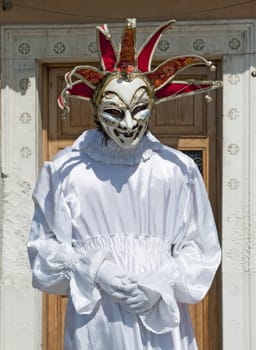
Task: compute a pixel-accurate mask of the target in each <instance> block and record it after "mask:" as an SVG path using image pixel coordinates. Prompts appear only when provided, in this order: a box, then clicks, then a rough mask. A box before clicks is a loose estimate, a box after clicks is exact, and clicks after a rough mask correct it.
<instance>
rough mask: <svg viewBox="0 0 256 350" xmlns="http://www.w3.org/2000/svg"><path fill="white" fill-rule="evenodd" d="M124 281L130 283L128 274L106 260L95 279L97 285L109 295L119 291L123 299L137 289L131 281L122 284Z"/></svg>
mask: <svg viewBox="0 0 256 350" xmlns="http://www.w3.org/2000/svg"><path fill="white" fill-rule="evenodd" d="M122 280H123V281H127V282H128V278H127V272H126V271H125V270H123V269H122V268H121V267H119V266H118V265H117V264H115V263H113V262H111V261H109V260H105V261H104V262H103V263H102V265H101V266H100V268H99V270H98V272H97V275H96V278H95V281H96V283H98V284H99V286H100V287H101V288H102V289H103V290H104V291H105V292H106V293H107V294H109V295H113V293H114V292H117V291H119V292H120V293H121V295H120V296H121V298H122V299H123V298H125V297H126V295H127V293H128V294H129V293H130V292H131V291H132V290H133V289H134V288H135V287H136V284H135V283H134V282H130V281H129V282H128V283H122ZM117 299H118V298H117ZM116 301H119V300H116Z"/></svg>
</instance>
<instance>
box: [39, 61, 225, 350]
mask: <svg viewBox="0 0 256 350" xmlns="http://www.w3.org/2000/svg"><path fill="white" fill-rule="evenodd" d="M74 65H75V63H72V64H70V65H68V64H65V65H63V66H51V65H44V66H43V67H42V77H43V82H44V83H43V85H42V101H43V104H42V115H43V145H44V152H43V153H44V160H47V159H52V158H53V156H54V155H55V154H56V152H58V151H59V150H61V149H62V148H64V147H66V146H67V145H70V144H72V143H73V140H74V139H75V138H76V137H77V136H78V135H79V134H81V133H82V132H83V131H84V130H86V129H91V128H95V123H94V118H93V111H92V108H91V106H90V104H89V103H88V102H86V101H81V100H79V99H71V100H70V106H71V112H70V115H69V116H68V118H66V119H62V118H61V111H60V109H59V108H58V107H57V103H56V100H57V97H58V95H59V93H60V91H61V90H62V88H63V84H64V79H63V77H64V75H65V73H66V72H67V71H68V70H70V68H72V67H73V66H74ZM217 71H218V70H217ZM184 78H185V79H187V78H196V79H201V80H210V79H217V78H218V77H216V72H210V71H209V70H208V69H207V68H205V67H193V69H191V70H190V71H189V73H188V74H186V75H184ZM211 95H212V96H213V102H212V103H210V104H207V103H206V102H205V99H204V97H203V95H195V96H189V97H185V98H182V99H177V100H175V101H169V102H164V103H163V104H160V105H157V106H156V107H155V109H154V113H153V116H152V118H151V122H150V130H151V132H152V133H153V134H154V135H155V136H156V137H157V138H158V139H160V140H161V142H162V143H164V144H166V145H168V146H171V147H174V148H178V149H180V150H181V151H183V152H185V153H187V154H188V155H189V156H191V157H192V158H193V159H194V160H195V162H196V163H197V164H198V166H199V169H200V171H201V173H202V175H203V178H204V181H205V184H206V188H207V190H208V192H209V196H210V200H211V203H212V206H213V211H214V214H215V218H216V222H217V224H219V223H220V213H221V208H220V206H219V203H220V190H221V188H220V176H221V171H220V170H221V168H220V164H221V152H220V150H221V118H220V115H221V114H220V111H221V101H220V96H221V94H220V93H219V92H213V93H212V94H211ZM219 226H220V225H219ZM220 287H221V284H220V274H218V275H217V277H216V278H215V281H214V283H213V286H212V288H211V290H210V292H209V293H208V295H207V296H206V297H205V298H204V300H203V301H202V302H201V303H199V304H197V305H191V306H189V309H190V315H191V318H192V322H193V326H194V330H195V334H196V338H197V342H198V346H199V350H220V349H221V293H220ZM65 308H66V298H65V297H62V296H54V295H49V294H44V297H43V350H62V349H63V326H64V317H65ZM209 340H210V341H209Z"/></svg>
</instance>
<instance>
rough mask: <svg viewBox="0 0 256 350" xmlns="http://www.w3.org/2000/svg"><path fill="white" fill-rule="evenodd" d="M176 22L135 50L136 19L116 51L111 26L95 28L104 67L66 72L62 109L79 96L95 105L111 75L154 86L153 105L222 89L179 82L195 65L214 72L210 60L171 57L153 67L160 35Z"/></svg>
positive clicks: (165, 25)
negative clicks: (181, 74)
mask: <svg viewBox="0 0 256 350" xmlns="http://www.w3.org/2000/svg"><path fill="white" fill-rule="evenodd" d="M174 24H175V20H170V21H168V22H165V23H163V24H161V25H160V26H159V27H158V28H157V29H156V30H155V31H154V32H153V33H152V34H151V35H150V36H149V38H148V39H147V40H146V41H145V43H144V44H143V45H142V47H141V48H140V49H139V50H136V19H134V18H128V19H127V20H126V25H125V27H124V29H123V33H122V37H121V44H120V46H119V49H117V48H116V46H115V44H114V42H113V40H112V37H111V34H110V32H109V29H108V26H107V25H106V24H104V25H101V26H98V27H96V35H97V46H98V53H99V59H100V64H101V68H100V69H99V68H96V67H94V66H89V65H85V66H83V65H79V66H76V67H74V69H73V70H71V71H70V72H68V73H66V75H65V83H66V86H65V88H64V89H63V90H62V92H61V95H60V97H59V98H58V104H59V107H60V108H61V109H62V110H63V111H64V112H65V111H66V112H68V111H69V106H68V99H69V98H70V97H77V98H80V99H84V100H89V101H92V102H95V96H96V95H99V91H100V90H101V89H102V86H103V85H104V81H106V79H107V78H108V77H109V76H116V77H118V76H119V77H122V78H123V79H126V80H131V79H133V77H135V76H136V77H138V76H140V77H141V78H143V79H146V80H147V81H148V82H149V85H150V86H151V87H152V92H153V96H154V103H155V104H158V103H160V102H162V101H165V100H173V99H176V98H179V97H182V96H187V95H194V94H198V93H204V92H208V91H210V90H213V89H216V88H218V87H221V86H222V82H221V81H199V80H195V79H187V80H182V81H181V80H178V79H177V77H178V75H179V74H180V72H182V71H184V70H185V69H188V68H190V67H192V66H199V65H203V66H207V67H209V69H210V70H215V69H216V68H215V66H214V65H213V64H212V62H211V61H208V60H206V59H205V58H203V57H201V56H197V55H185V56H179V57H172V58H169V59H167V60H166V61H164V62H163V63H161V64H159V65H158V66H157V67H156V68H154V69H152V68H151V63H152V58H153V54H154V51H155V49H156V47H157V44H158V42H159V40H160V38H161V36H162V35H163V34H164V33H165V32H166V31H167V30H169V29H172V28H173V27H174Z"/></svg>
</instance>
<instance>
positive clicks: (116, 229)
mask: <svg viewBox="0 0 256 350" xmlns="http://www.w3.org/2000/svg"><path fill="white" fill-rule="evenodd" d="M173 24H174V21H169V22H167V23H164V24H163V25H161V26H160V27H159V28H157V30H156V31H155V32H154V33H153V34H152V35H151V36H150V37H149V39H148V40H147V41H146V42H145V44H144V45H143V47H142V48H141V49H140V50H139V51H138V52H135V20H134V19H128V20H127V25H126V26H125V28H124V31H123V35H122V40H121V46H120V48H119V50H117V49H116V48H115V46H114V43H113V42H112V39H111V36H110V33H109V31H108V28H107V26H106V25H104V26H101V27H98V28H97V39H98V46H99V54H100V60H101V69H97V68H95V67H91V66H78V67H75V68H74V69H73V70H72V71H71V72H69V73H67V74H66V76H65V80H66V83H67V85H66V87H65V89H64V90H63V92H62V94H61V96H60V98H59V105H60V107H61V108H62V109H64V110H65V109H66V110H67V109H68V99H69V97H79V98H84V99H87V100H88V99H89V100H91V101H92V103H93V106H94V109H95V114H96V122H97V123H98V125H99V126H100V128H98V129H96V130H90V131H85V132H84V133H83V134H82V135H81V136H80V137H79V138H78V139H77V140H76V141H75V142H74V144H73V145H72V146H71V147H68V148H66V149H64V150H63V151H61V152H59V153H58V154H57V155H56V157H55V158H54V160H53V161H51V162H46V163H45V164H44V166H43V169H42V171H41V174H40V176H39V180H38V183H37V186H36V188H35V190H34V194H33V198H34V202H35V213H34V217H33V222H32V226H31V231H30V236H29V242H28V252H29V257H30V262H31V267H32V271H33V286H34V287H35V288H38V289H39V290H42V291H45V292H48V293H54V294H61V295H68V305H67V312H66V324H65V341H64V343H65V345H64V349H65V350H103V349H104V350H131V349H134V350H135V349H136V350H139V349H148V350H149V349H161V350H174V349H175V350H195V349H197V346H196V341H195V339H194V335H193V330H192V327H191V322H190V319H189V315H188V311H187V304H188V303H197V302H199V301H200V300H201V299H202V298H203V297H204V296H205V294H206V293H207V291H208V289H209V287H210V285H211V283H212V280H213V278H214V275H215V272H216V269H217V267H218V265H219V263H220V247H219V243H218V238H217V233H216V228H215V223H214V218H213V215H212V211H211V208H210V204H209V200H208V196H207V193H206V190H205V187H204V184H203V181H202V178H201V175H200V173H199V171H198V169H197V167H196V165H195V163H194V162H193V161H192V160H191V159H190V158H189V157H187V156H186V155H184V154H183V153H181V152H179V151H176V150H174V149H171V148H169V147H167V146H164V145H162V144H161V143H160V142H159V141H158V140H157V139H156V138H155V137H154V136H153V135H152V134H151V133H150V132H149V131H148V122H149V119H150V116H151V114H152V108H153V105H154V103H159V102H161V101H163V100H166V99H174V98H177V97H180V96H184V95H188V94H195V93H201V92H204V91H208V90H211V89H215V88H217V87H219V86H220V85H221V83H220V82H217V81H215V82H212V81H211V82H209V81H208V82H202V81H201V82H197V81H192V80H190V81H177V80H174V79H175V77H176V76H177V74H178V73H179V72H180V71H181V70H183V69H185V68H187V67H190V66H192V65H199V64H201V65H202V64H203V65H207V66H209V67H210V68H211V69H213V66H212V64H211V62H208V61H206V60H205V59H204V58H202V57H199V56H183V57H176V58H174V59H170V60H167V61H166V62H164V63H162V64H161V65H159V66H158V67H157V68H155V69H154V70H150V69H151V59H152V53H153V51H154V49H155V47H156V45H157V43H158V41H159V38H160V37H161V35H162V34H163V33H164V32H165V31H166V30H167V29H169V28H171V27H172V26H173Z"/></svg>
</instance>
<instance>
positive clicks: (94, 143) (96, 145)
mask: <svg viewBox="0 0 256 350" xmlns="http://www.w3.org/2000/svg"><path fill="white" fill-rule="evenodd" d="M162 147H163V145H162V144H161V143H160V142H159V141H158V140H157V139H156V138H155V137H154V136H153V135H152V134H151V133H150V132H147V134H146V135H144V136H143V138H142V139H141V141H140V142H139V144H138V145H137V146H136V147H134V148H131V149H123V148H121V147H119V146H118V145H117V144H116V143H115V142H114V141H112V140H111V139H109V140H107V141H105V138H104V135H103V133H102V132H101V131H99V130H96V129H93V130H88V131H85V132H84V133H82V135H81V136H80V137H79V138H78V139H77V140H76V141H75V143H74V144H73V146H72V149H78V150H82V151H83V152H85V153H86V154H88V155H89V156H90V157H91V158H92V159H94V160H96V161H99V162H102V163H106V164H127V165H134V164H139V163H140V162H141V161H144V162H145V161H147V160H148V159H149V158H150V157H151V155H152V154H153V152H154V151H157V150H159V149H160V148H162Z"/></svg>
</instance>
